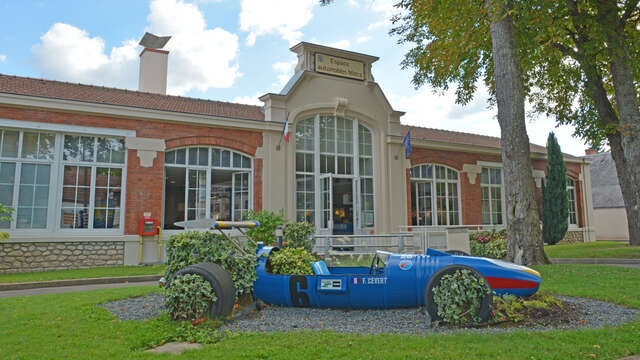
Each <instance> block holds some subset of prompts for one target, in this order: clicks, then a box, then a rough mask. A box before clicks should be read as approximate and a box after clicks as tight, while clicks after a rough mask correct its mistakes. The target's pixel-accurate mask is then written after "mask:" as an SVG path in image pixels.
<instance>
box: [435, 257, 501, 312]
mask: <svg viewBox="0 0 640 360" xmlns="http://www.w3.org/2000/svg"><path fill="white" fill-rule="evenodd" d="M459 270H469V271H471V273H472V274H473V275H474V276H475V277H476V278H478V279H483V280H484V286H485V287H486V289H487V290H491V288H490V287H489V283H488V282H487V280H486V279H485V278H484V277H483V276H482V274H480V273H479V272H478V271H477V270H475V269H474V268H472V267H469V266H465V265H449V266H445V267H443V268H442V269H440V270H438V271H436V273H435V274H433V276H431V279H429V282H428V283H427V287H426V288H425V290H424V305H425V307H426V308H427V312H428V313H429V316H430V317H431V321H440V320H442V317H441V316H440V315H438V305H437V304H436V303H435V301H434V300H433V289H435V288H436V287H438V285H440V279H442V277H443V276H444V275H451V274H453V273H455V272H456V271H459ZM492 303H493V293H492V292H491V291H487V292H486V293H485V295H484V296H483V297H482V299H481V301H480V308H479V309H478V312H477V314H476V317H477V318H479V319H480V321H481V322H487V321H488V320H489V317H490V316H491V304H492Z"/></svg>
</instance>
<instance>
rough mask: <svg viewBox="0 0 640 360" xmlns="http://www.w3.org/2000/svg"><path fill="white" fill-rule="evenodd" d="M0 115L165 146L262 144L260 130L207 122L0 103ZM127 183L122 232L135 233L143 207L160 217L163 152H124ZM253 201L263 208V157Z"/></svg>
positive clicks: (245, 147) (250, 151)
mask: <svg viewBox="0 0 640 360" xmlns="http://www.w3.org/2000/svg"><path fill="white" fill-rule="evenodd" d="M0 118H4V119H13V120H23V121H36V122H45V123H53V124H64V125H77V126H91V127H99V128H112V129H122V130H135V131H136V136H137V137H144V138H155V139H164V140H165V141H166V147H167V149H171V148H175V147H181V146H190V145H212V146H220V147H225V148H229V149H232V150H236V151H240V152H243V153H245V154H247V155H250V156H252V157H253V156H255V154H256V151H257V149H258V148H259V147H261V146H262V133H261V132H259V131H248V130H234V129H224V128H214V127H209V126H197V125H185V124H177V123H170V122H161V121H149V120H138V119H127V118H116V117H106V116H96V115H89V114H80V113H66V112H58V111H48V110H37V109H23V108H13V107H3V106H0ZM127 161H128V163H127V187H126V202H125V204H126V213H125V224H124V228H125V234H137V233H138V219H140V218H142V216H143V213H144V212H145V211H150V212H151V215H152V217H154V218H157V219H162V206H163V204H164V203H163V185H164V155H163V153H158V154H157V156H156V158H155V159H154V161H153V167H151V168H143V167H141V166H140V160H139V159H138V155H137V151H136V150H129V151H128V154H127ZM253 189H254V190H253V194H254V195H253V196H254V199H253V204H254V208H255V209H256V210H261V209H262V159H254V188H253Z"/></svg>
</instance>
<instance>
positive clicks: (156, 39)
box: [139, 32, 171, 49]
mask: <svg viewBox="0 0 640 360" xmlns="http://www.w3.org/2000/svg"><path fill="white" fill-rule="evenodd" d="M169 39H171V36H156V35H153V34H152V33H149V32H146V33H144V36H143V37H142V40H140V42H139V44H140V45H142V46H144V47H146V48H151V49H162V48H163V47H164V46H165V45H167V42H169Z"/></svg>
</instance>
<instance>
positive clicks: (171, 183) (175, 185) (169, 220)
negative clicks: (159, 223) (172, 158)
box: [164, 167, 187, 229]
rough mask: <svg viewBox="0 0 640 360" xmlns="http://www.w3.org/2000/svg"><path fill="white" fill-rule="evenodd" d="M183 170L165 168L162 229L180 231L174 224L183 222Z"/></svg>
mask: <svg viewBox="0 0 640 360" xmlns="http://www.w3.org/2000/svg"><path fill="white" fill-rule="evenodd" d="M186 171H187V170H186V169H185V168H178V167H166V168H165V183H164V228H165V229H181V228H179V227H177V226H175V225H173V224H174V223H175V222H178V221H184V212H185V203H184V195H185V191H186V187H185V173H186Z"/></svg>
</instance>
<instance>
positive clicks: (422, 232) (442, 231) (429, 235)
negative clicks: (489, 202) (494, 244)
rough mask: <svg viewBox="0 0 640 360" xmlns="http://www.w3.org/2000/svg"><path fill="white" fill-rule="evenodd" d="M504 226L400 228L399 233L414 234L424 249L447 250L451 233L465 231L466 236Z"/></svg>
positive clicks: (503, 226) (499, 228)
mask: <svg viewBox="0 0 640 360" xmlns="http://www.w3.org/2000/svg"><path fill="white" fill-rule="evenodd" d="M504 228H505V225H484V224H475V225H450V226H424V225H421V226H415V225H409V226H406V225H404V226H400V231H405V232H409V233H411V234H414V236H415V237H416V238H417V239H416V241H417V242H419V243H420V244H421V247H423V248H424V249H427V248H432V249H436V250H448V236H449V235H448V234H449V233H452V232H461V231H466V232H467V234H468V233H471V232H475V231H486V230H496V231H497V230H501V229H504Z"/></svg>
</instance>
